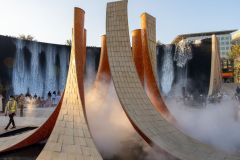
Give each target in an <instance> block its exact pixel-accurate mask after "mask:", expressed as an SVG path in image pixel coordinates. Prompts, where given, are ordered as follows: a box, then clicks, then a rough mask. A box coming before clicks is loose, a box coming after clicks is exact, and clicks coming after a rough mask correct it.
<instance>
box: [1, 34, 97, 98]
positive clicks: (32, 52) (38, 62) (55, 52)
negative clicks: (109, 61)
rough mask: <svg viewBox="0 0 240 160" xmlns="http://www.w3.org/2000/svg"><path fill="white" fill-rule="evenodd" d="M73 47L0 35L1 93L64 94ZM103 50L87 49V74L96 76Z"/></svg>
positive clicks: (42, 95)
mask: <svg viewBox="0 0 240 160" xmlns="http://www.w3.org/2000/svg"><path fill="white" fill-rule="evenodd" d="M69 54H70V47H69V46H66V45H56V44H49V43H42V42H35V41H26V40H20V39H16V38H11V37H6V36H0V62H1V63H0V92H4V94H5V95H9V94H15V95H18V94H21V93H23V94H26V93H27V92H29V93H30V94H32V95H34V94H36V95H37V96H41V97H46V95H47V93H48V92H49V91H51V92H53V91H56V92H57V91H63V89H64V87H65V82H66V76H67V72H68V63H69ZM99 57H100V48H97V47H87V60H86V72H85V73H86V74H87V75H94V74H96V70H97V67H98V61H99Z"/></svg>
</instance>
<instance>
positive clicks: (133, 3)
mask: <svg viewBox="0 0 240 160" xmlns="http://www.w3.org/2000/svg"><path fill="white" fill-rule="evenodd" d="M109 1H111V0H0V34H1V35H13V36H18V35H19V34H31V35H33V36H34V37H35V38H36V39H37V40H38V41H43V42H50V43H57V44H64V43H65V41H66V40H67V39H70V38H71V27H72V19H73V7H80V8H82V9H84V10H85V12H86V17H85V19H86V20H85V26H86V28H87V30H88V37H87V38H88V39H87V45H90V46H99V45H100V36H101V35H102V34H104V33H105V15H106V3H107V2H109ZM239 6H240V1H239V0H129V8H128V11H129V26H130V31H132V30H134V29H137V28H139V27H140V15H141V13H143V12H148V13H150V14H152V15H153V16H155V17H156V18H157V40H160V41H161V42H163V43H170V42H171V41H172V40H173V39H174V37H176V36H177V35H178V34H184V33H194V32H205V31H215V30H216V31H217V30H228V29H239V28H240V20H239V18H240V9H239Z"/></svg>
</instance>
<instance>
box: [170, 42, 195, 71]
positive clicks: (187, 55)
mask: <svg viewBox="0 0 240 160" xmlns="http://www.w3.org/2000/svg"><path fill="white" fill-rule="evenodd" d="M192 56H193V55H192V48H191V42H190V41H188V40H182V41H181V42H179V43H178V44H177V45H176V49H175V54H174V61H176V62H177V66H178V67H181V68H183V67H184V66H185V65H186V63H187V62H188V61H189V60H191V59H192Z"/></svg>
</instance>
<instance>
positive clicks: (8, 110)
mask: <svg viewBox="0 0 240 160" xmlns="http://www.w3.org/2000/svg"><path fill="white" fill-rule="evenodd" d="M60 98H61V93H60V91H59V92H58V93H57V94H56V92H55V91H54V92H53V93H51V92H50V91H49V92H48V98H47V100H44V98H43V97H42V98H40V97H38V96H37V95H36V94H35V95H34V96H33V97H32V96H31V95H30V94H29V93H27V94H26V95H25V96H24V95H23V94H20V95H19V96H15V97H14V96H13V95H11V96H10V98H9V100H8V102H7V103H6V106H5V112H4V113H5V116H7V115H8V116H9V122H8V124H7V126H6V127H5V130H7V129H8V128H9V126H10V125H11V124H12V129H13V128H16V125H15V122H14V116H15V115H16V111H17V107H18V108H19V109H20V116H21V117H22V116H23V109H24V106H25V105H28V104H29V103H31V104H35V105H38V106H40V107H50V106H55V105H57V103H58V102H59V101H60ZM2 99H3V96H2V94H0V108H3V103H2ZM3 110H4V109H2V111H3Z"/></svg>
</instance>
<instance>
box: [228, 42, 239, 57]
mask: <svg viewBox="0 0 240 160" xmlns="http://www.w3.org/2000/svg"><path fill="white" fill-rule="evenodd" d="M228 57H229V58H230V59H235V58H237V57H240V45H239V44H235V45H233V46H232V47H231V50H230V51H229V53H228Z"/></svg>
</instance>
